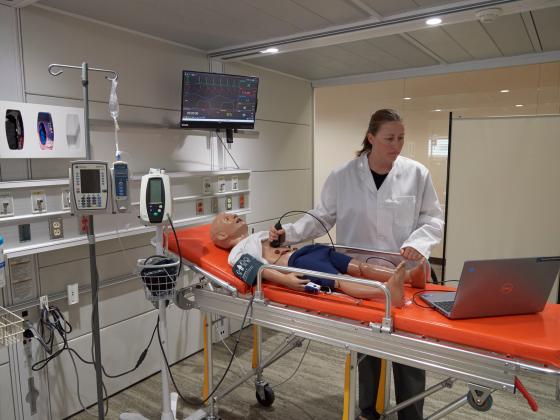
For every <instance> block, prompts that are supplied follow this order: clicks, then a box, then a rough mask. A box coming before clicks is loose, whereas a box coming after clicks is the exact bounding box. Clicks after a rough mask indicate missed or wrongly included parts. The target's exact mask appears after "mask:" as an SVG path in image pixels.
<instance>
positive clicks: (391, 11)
mask: <svg viewBox="0 0 560 420" xmlns="http://www.w3.org/2000/svg"><path fill="white" fill-rule="evenodd" d="M362 1H363V2H364V4H366V5H368V6H369V7H371V8H372V9H374V10H375V11H376V12H377V13H379V14H380V15H381V16H391V15H396V14H399V13H404V12H409V11H411V10H415V9H418V5H417V4H416V3H414V1H412V0H389V1H387V0H362Z"/></svg>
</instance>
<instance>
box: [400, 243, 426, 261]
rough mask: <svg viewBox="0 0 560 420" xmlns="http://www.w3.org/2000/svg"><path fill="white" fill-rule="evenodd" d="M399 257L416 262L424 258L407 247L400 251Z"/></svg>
mask: <svg viewBox="0 0 560 420" xmlns="http://www.w3.org/2000/svg"><path fill="white" fill-rule="evenodd" d="M401 255H402V256H403V257H404V258H405V259H407V260H414V261H418V260H421V259H422V258H424V256H423V255H422V254H420V253H419V252H418V251H416V250H415V249H414V248H412V247H410V246H407V247H405V248H402V249H401Z"/></svg>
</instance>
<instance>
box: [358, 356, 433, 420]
mask: <svg viewBox="0 0 560 420" xmlns="http://www.w3.org/2000/svg"><path fill="white" fill-rule="evenodd" d="M360 356H361V355H359V356H358V357H360ZM358 369H359V377H358V378H359V384H360V402H359V405H360V411H361V413H360V415H361V416H362V417H365V418H367V419H368V420H371V419H378V418H379V413H377V411H375V403H376V402H377V390H378V389H379V376H380V373H381V372H380V371H381V359H378V358H377V357H372V356H365V357H364V358H363V359H362V361H361V362H360V364H359V366H358ZM393 377H394V379H395V394H396V401H397V404H399V403H401V402H403V401H405V400H407V399H409V398H410V397H413V396H415V395H417V394H419V393H420V392H423V391H424V389H425V388H426V372H425V371H423V370H421V369H418V368H414V367H410V366H405V365H400V364H398V363H393ZM423 409H424V400H420V401H417V402H415V403H414V404H412V405H409V406H408V407H406V408H404V409H402V410H400V411H399V412H398V415H399V420H421V419H423V418H424V417H423Z"/></svg>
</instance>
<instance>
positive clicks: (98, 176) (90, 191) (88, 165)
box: [70, 160, 112, 215]
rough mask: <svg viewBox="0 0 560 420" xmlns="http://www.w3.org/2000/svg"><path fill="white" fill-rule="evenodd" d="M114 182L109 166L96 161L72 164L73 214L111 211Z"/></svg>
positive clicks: (71, 197)
mask: <svg viewBox="0 0 560 420" xmlns="http://www.w3.org/2000/svg"><path fill="white" fill-rule="evenodd" d="M111 184H112V181H111V172H110V170H109V164H108V163H107V162H102V161H95V160H77V161H74V162H70V203H71V206H72V213H73V214H77V215H93V214H100V213H107V212H109V211H111V205H112V201H111V200H112V185H111Z"/></svg>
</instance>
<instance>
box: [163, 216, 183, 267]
mask: <svg viewBox="0 0 560 420" xmlns="http://www.w3.org/2000/svg"><path fill="white" fill-rule="evenodd" d="M167 219H168V220H169V224H170V225H171V229H172V230H173V236H174V237H175V244H176V245H177V252H178V253H179V270H178V271H177V276H179V273H180V272H181V269H182V268H183V255H182V254H181V247H180V246H179V238H177V232H176V231H175V226H173V221H172V220H171V217H170V216H169V214H168V215H167Z"/></svg>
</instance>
